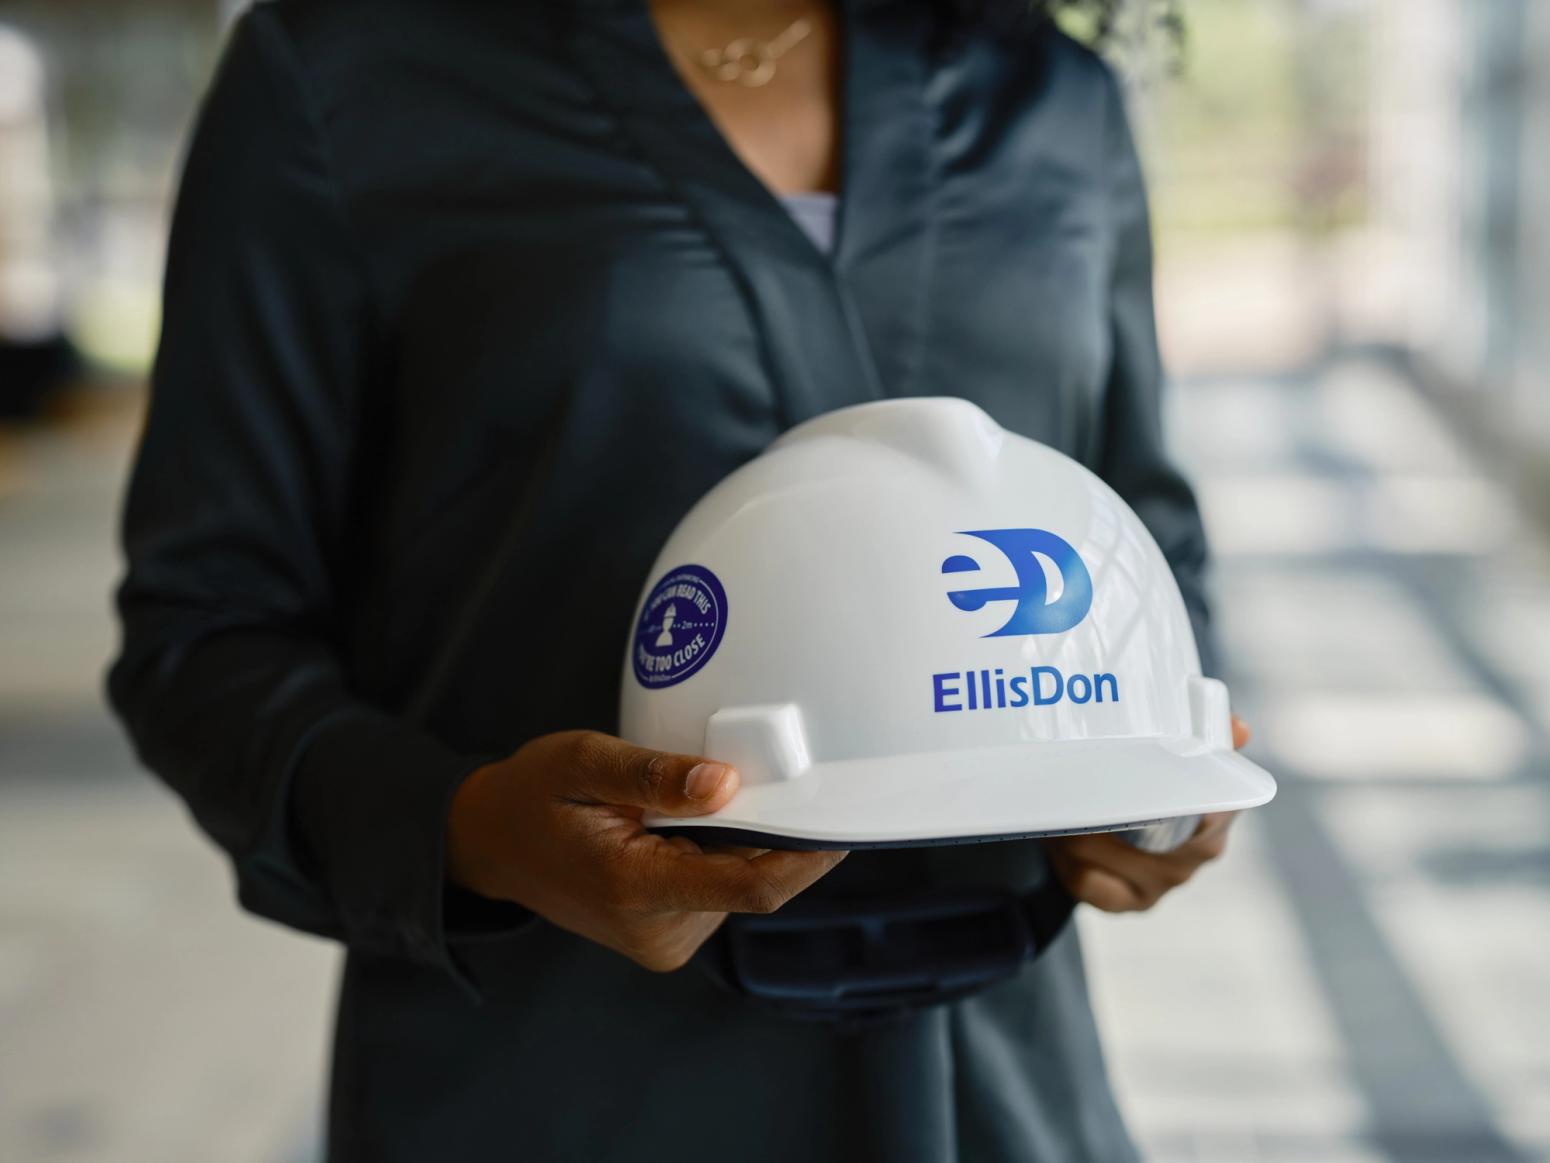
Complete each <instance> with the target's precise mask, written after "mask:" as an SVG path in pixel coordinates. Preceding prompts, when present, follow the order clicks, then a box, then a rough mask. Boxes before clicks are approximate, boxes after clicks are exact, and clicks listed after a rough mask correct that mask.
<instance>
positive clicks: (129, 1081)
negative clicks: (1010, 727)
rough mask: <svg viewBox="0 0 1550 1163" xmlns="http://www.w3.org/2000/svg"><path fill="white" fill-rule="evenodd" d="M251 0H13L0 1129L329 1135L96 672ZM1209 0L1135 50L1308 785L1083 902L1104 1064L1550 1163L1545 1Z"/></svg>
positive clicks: (1183, 349) (216, 869)
mask: <svg viewBox="0 0 1550 1163" xmlns="http://www.w3.org/2000/svg"><path fill="white" fill-rule="evenodd" d="M233 7H235V6H234V5H226V6H224V7H223V6H222V5H219V4H217V3H215V2H214V0H200V2H195V0H186V2H181V3H179V2H173V0H114V2H108V0H37V2H32V3H27V2H19V0H0V1159H4V1160H8V1161H9V1160H17V1161H26V1163H32V1161H42V1160H71V1161H75V1160H82V1161H84V1160H103V1161H108V1160H112V1161H114V1163H138V1161H142V1160H143V1161H146V1163H151V1161H154V1163H183V1161H189V1163H194V1161H198V1163H208V1161H209V1160H211V1159H214V1158H218V1159H220V1160H222V1161H223V1163H248V1161H252V1163H305V1161H308V1160H313V1159H315V1158H316V1157H317V1140H318V1119H319V1111H320V1109H321V1088H322V1081H323V1072H324V1068H325V1053H326V1041H327V1028H328V1022H329V1010H330V1000H331V993H332V989H333V976H334V973H335V969H336V965H337V954H336V952H335V950H334V949H332V948H331V947H330V946H328V945H326V944H323V943H321V942H317V941H312V940H308V939H305V938H302V937H298V936H296V935H294V934H290V933H288V932H285V931H282V930H280V929H278V928H275V927H273V926H270V925H266V924H262V923H259V922H256V921H254V920H251V919H249V918H246V917H243V916H241V915H239V913H238V912H237V910H236V908H235V906H234V904H233V901H232V894H231V890H230V885H229V879H228V875H227V872H226V870H225V868H224V867H223V865H222V863H221V862H220V861H219V860H218V859H217V858H216V856H215V855H214V854H213V852H212V851H211V850H210V849H209V848H208V847H207V846H206V845H205V844H204V843H203V842H202V841H201V839H200V838H199V837H198V836H197V835H196V833H195V832H194V830H193V828H192V826H191V825H190V824H189V822H188V821H187V819H186V817H185V815H184V812H183V811H182V809H181V807H180V806H179V805H178V804H177V803H176V802H175V801H174V799H173V798H172V797H171V795H170V794H169V793H167V792H165V791H164V790H162V789H161V788H160V787H159V786H158V785H156V784H155V783H154V782H153V781H152V780H150V779H149V778H148V777H146V776H145V775H143V774H141V773H139V772H138V771H137V770H136V767H135V764H134V762H133V760H132V757H131V756H130V755H129V753H128V751H127V749H126V747H125V745H124V743H123V742H122V741H121V740H120V738H119V736H118V734H117V732H116V730H115V728H114V727H113V725H112V724H111V723H110V722H109V720H108V719H107V717H106V714H105V712H104V710H103V707H102V702H101V698H100V694H99V683H100V676H101V673H102V670H103V667H104V664H105V662H106V660H107V658H108V657H109V655H110V653H111V651H112V649H113V628H112V624H111V622H110V620H109V616H108V605H107V603H108V593H109V589H110V586H111V585H112V583H113V581H114V579H115V577H116V574H117V570H118V562H117V557H116V551H115V548H114V544H113V529H112V526H113V518H114V513H115V509H116V505H117V492H118V490H119V488H120V485H121V483H122V478H123V474H124V471H125V468H126V465H127V461H128V457H129V454H130V451H131V448H132V443H133V440H134V437H135V431H136V426H137V423H138V417H139V412H140V409H141V408H142V406H143V379H144V375H145V371H146V367H147V363H148V360H149V358H150V355H151V352H152V347H153V343H154V335H155V330H156V315H157V306H156V304H157V283H158V280H159V277H160V264H161V259H162V250H163V245H164V241H165V228H166V223H167V214H168V203H169V198H170V194H171V191H172V188H173V183H174V180H175V174H176V170H177V164H178V155H179V149H180V145H181V141H182V138H183V136H184V133H185V131H186V129H187V127H188V124H189V120H190V117H191V115H192V111H193V109H194V106H195V104H196V102H197V99H198V95H199V93H200V91H201V90H202V87H203V85H204V84H205V82H206V80H207V78H208V75H209V72H210V69H211V67H212V63H213V60H214V57H215V54H216V53H217V52H218V50H219V44H220V39H221V35H222V30H223V28H224V27H225V22H226V21H227V20H228V19H229V18H230V16H231V15H232V13H231V11H230V9H231V8H233ZM1182 7H1183V13H1184V16H1185V19H1186V22H1187V29H1188V31H1187V37H1186V41H1185V43H1184V46H1183V49H1182V51H1176V50H1174V49H1170V48H1168V47H1167V44H1166V42H1165V41H1162V40H1160V39H1159V38H1156V37H1152V38H1148V39H1147V41H1146V42H1144V43H1142V44H1140V45H1138V46H1132V47H1131V48H1128V49H1126V50H1125V52H1124V53H1123V54H1122V55H1123V57H1124V63H1125V64H1126V67H1127V69H1128V70H1129V71H1130V73H1131V74H1132V75H1133V78H1134V82H1135V83H1134V86H1133V87H1134V97H1135V117H1136V119H1137V125H1138V130H1139V132H1140V134H1141V137H1142V139H1143V145H1144V149H1145V152H1146V154H1147V160H1148V165H1149V172H1150V175H1151V181H1152V187H1153V193H1154V198H1155V207H1156V226H1157V235H1158V248H1159V268H1158V304H1159V312H1160V317H1161V323H1162V330H1163V339H1164V346H1165V350H1166V355H1167V357H1168V361H1169V365H1170V368H1171V371H1172V373H1173V376H1174V378H1175V380H1176V387H1175V390H1174V392H1173V395H1172V398H1171V404H1170V409H1171V412H1170V416H1169V423H1170V426H1171V431H1172V435H1173V438H1174V440H1175V442H1176V446H1177V448H1178V450H1179V453H1180V455H1181V457H1182V458H1183V459H1184V460H1185V461H1186V462H1187V464H1188V465H1189V466H1190V468H1191V469H1192V471H1193V472H1194V474H1195V476H1196V479H1197V480H1198V482H1199V486H1200V491H1201V496H1202V500H1203V504H1204V507H1205V510H1206V514H1207V518H1208V524H1209V527H1210V529H1211V531H1212V533H1213V535H1214V539H1215V543H1216V547H1217V551H1218V555H1219V567H1218V571H1217V583H1216V588H1217V592H1218V599H1219V606H1220V611H1221V613H1220V618H1221V622H1222V624H1223V627H1224V632H1225V638H1226V645H1227V646H1228V655H1229V658H1230V664H1231V668H1232V669H1231V673H1230V674H1229V675H1228V678H1229V679H1230V680H1231V681H1232V683H1233V684H1234V689H1235V701H1236V702H1237V703H1238V705H1239V709H1240V711H1241V712H1242V713H1243V714H1245V715H1246V716H1247V717H1248V718H1249V719H1250V721H1251V722H1252V723H1253V724H1254V726H1255V729H1256V732H1257V738H1256V741H1255V743H1254V744H1253V750H1254V752H1255V754H1256V756H1257V757H1258V758H1259V759H1260V760H1261V761H1262V762H1264V763H1265V764H1266V765H1267V766H1269V767H1270V768H1271V769H1272V770H1273V771H1275V772H1276V773H1277V774H1278V775H1280V776H1281V777H1282V792H1281V796H1280V798H1278V799H1277V800H1276V802H1275V803H1274V804H1273V805H1272V806H1271V807H1270V808H1268V809H1265V810H1262V811H1259V812H1256V813H1253V814H1251V815H1250V816H1249V817H1247V818H1246V819H1244V820H1243V821H1242V822H1241V825H1240V827H1239V828H1238V830H1237V833H1236V838H1235V841H1234V850H1233V853H1232V858H1231V859H1230V860H1229V861H1228V862H1226V863H1225V864H1223V865H1220V866H1217V867H1215V868H1212V869H1210V870H1208V871H1207V872H1206V873H1205V874H1203V876H1202V877H1201V879H1200V880H1199V881H1197V882H1196V883H1195V884H1194V885H1192V886H1191V887H1190V888H1189V889H1188V890H1187V891H1185V892H1181V893H1178V894H1176V896H1175V897H1173V898H1170V899H1169V900H1168V901H1166V902H1165V903H1164V904H1163V905H1162V906H1161V907H1160V908H1159V909H1158V910H1156V912H1154V913H1153V914H1150V915H1147V916H1144V917H1139V918H1113V917H1096V916H1087V917H1084V918H1083V927H1084V930H1085V933H1086V936H1087V939H1088V942H1089V951H1090V952H1089V961H1090V966H1091V972H1092V976H1093V982H1094V989H1095V992H1096V994H1097V1002H1098V1008H1099V1017H1100V1020H1101V1022H1102V1024H1103V1025H1104V1027H1105V1030H1106V1034H1107V1038H1108V1043H1109V1047H1110V1056H1111V1066H1112V1070H1113V1073H1114V1075H1115V1079H1116V1083H1117V1085H1118V1088H1119V1091H1120V1095H1121V1099H1122V1102H1123V1104H1124V1106H1125V1107H1126V1110H1127V1112H1128V1114H1129V1116H1130V1118H1131V1120H1132V1124H1133V1127H1134V1130H1135V1132H1136V1134H1137V1136H1138V1138H1139V1139H1140V1140H1141V1142H1142V1144H1143V1146H1144V1148H1145V1150H1146V1152H1147V1154H1148V1156H1149V1157H1150V1158H1153V1159H1158V1160H1178V1161H1183V1160H1221V1161H1224V1163H1225V1161H1230V1163H1241V1161H1251V1160H1319V1161H1357V1160H1361V1161H1366V1160H1439V1161H1441V1160H1446V1161H1450V1163H1454V1161H1457V1163H1480V1161H1483V1163H1490V1161H1497V1160H1508V1161H1510V1160H1527V1159H1550V532H1547V530H1550V328H1547V327H1546V323H1547V322H1550V149H1547V148H1545V145H1546V143H1547V142H1550V0H1186V2H1185V3H1184V4H1183V5H1182ZM1175 74H1176V75H1175ZM217 1144H218V1146H217Z"/></svg>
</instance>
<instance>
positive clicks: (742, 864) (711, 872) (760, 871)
mask: <svg viewBox="0 0 1550 1163" xmlns="http://www.w3.org/2000/svg"><path fill="white" fill-rule="evenodd" d="M845 855H846V854H845V853H844V852H779V851H771V852H764V853H761V854H760V855H757V856H754V857H752V858H751V859H750V858H748V857H744V856H741V855H737V854H735V853H731V852H700V851H695V852H690V851H688V850H686V849H685V848H683V847H681V846H678V845H674V844H669V843H662V844H643V845H640V846H639V847H638V848H637V849H636V852H635V854H634V858H633V859H632V861H631V862H630V866H629V867H628V869H627V871H626V874H625V875H626V877H627V883H626V886H625V894H626V904H634V905H636V906H637V907H640V908H649V909H651V910H654V911H668V912H718V913H772V912H774V911H775V910H776V909H778V908H780V907H781V905H783V904H785V903H786V902H787V901H789V900H790V899H791V898H792V897H794V896H796V895H797V894H798V893H799V892H801V891H802V890H804V889H806V888H808V887H810V886H811V885H812V884H813V883H814V882H816V881H817V880H818V879H819V878H820V877H822V876H824V875H825V874H826V873H828V872H829V871H830V870H831V869H833V868H834V867H835V865H837V864H839V862H840V861H841V860H843V859H844V858H845Z"/></svg>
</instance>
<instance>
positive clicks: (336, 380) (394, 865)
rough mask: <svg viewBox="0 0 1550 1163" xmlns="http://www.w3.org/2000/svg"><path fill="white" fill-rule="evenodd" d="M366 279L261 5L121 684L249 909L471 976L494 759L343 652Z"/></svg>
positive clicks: (242, 60) (224, 146) (197, 269)
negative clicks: (450, 870)
mask: <svg viewBox="0 0 1550 1163" xmlns="http://www.w3.org/2000/svg"><path fill="white" fill-rule="evenodd" d="M366 288H367V280H366V278H365V272H364V270H363V264H362V255H361V254H360V253H359V251H358V250H357V248H356V246H355V243H354V241H353V238H352V235H351V231H350V226H349V223H348V220H347V215H346V212H345V209H344V205H343V203H342V201H341V197H340V194H339V190H338V189H337V187H336V186H335V184H334V182H333V180H332V179H331V177H330V170H329V158H328V153H327V142H326V138H325V135H324V133H323V132H322V123H321V120H320V118H319V116H318V114H317V112H316V111H315V110H314V109H313V108H312V107H310V106H309V104H308V100H307V97H306V94H305V91H304V88H303V86H302V83H301V72H300V69H299V67H298V65H297V62H296V59H295V57H294V55H293V53H292V50H291V46H290V42H289V41H288V39H287V38H286V36H285V33H284V30H283V29H282V27H281V26H280V25H279V24H278V23H277V21H276V19H275V17H274V16H273V15H272V13H269V12H268V11H266V10H265V9H264V8H262V7H261V8H259V9H258V10H257V11H256V12H254V13H251V14H250V15H248V16H247V17H245V18H244V20H243V21H242V22H241V23H240V24H239V25H238V27H237V29H236V31H235V33H234V37H233V40H232V43H231V45H230V47H229V48H228V50H227V52H226V55H225V57H224V59H223V61H222V64H221V67H220V70H219V72H218V75H217V78H216V80H215V83H214V86H213V88H212V90H211V92H210V94H209V96H208V97H207V98H206V101H205V104H204V107H203V109H202V111H201V114H200V119H199V124H198V125H197V127H196V131H195V134H194V138H193V142H192V145H191V147H190V150H189V155H188V158H187V161H186V164H185V169H184V175H183V182H182V189H181V191H180V194H179V198H178V206H177V210H176V213H175V215H174V221H173V229H172V237H171V244H170V250H169V254H168V262H167V276H166V286H165V311H164V318H163V331H162V336H161V346H160V350H159V353H158V356H157V361H156V366H155V371H154V375H153V388H152V398H151V406H150V413H149V417H148V420H147V423H146V428H145V432H144V435H143V438H142V443H141V446H140V449H139V452H138V457H137V461H136V464H135V468H134V472H133V476H132V480H131V483H130V490H129V495H128V500H127V504H126V509H125V514H124V523H123V537H124V548H125V552H126V555H127V559H128V570H127V574H126V576H125V579H124V581H123V583H122V586H121V588H120V590H119V592H118V608H119V613H120V617H121V621H122V630H123V640H122V648H121V652H120V655H119V657H118V659H117V661H116V662H115V664H114V666H113V668H112V670H111V672H110V674H109V677H108V690H109V697H110V699H111V701H112V703H113V705H114V707H115V709H116V710H117V711H118V713H119V715H120V716H121V717H122V718H123V720H124V721H125V723H126V724H127V726H128V728H129V731H130V734H131V736H132V737H133V740H134V743H135V746H136V749H137V751H138V753H139V755H140V757H141V759H142V760H143V762H145V763H146V765H147V766H149V767H150V768H152V769H153V770H154V771H155V772H156V773H158V774H159V775H160V776H161V777H162V778H163V779H165V780H166V782H167V783H169V784H170V785H171V786H172V787H173V788H175V789H176V790H177V792H178V793H179V794H180V795H182V797H183V798H184V799H185V800H187V802H188V804H189V805H190V807H191V808H192V810H193V813H194V816H195V817H196V819H197V820H198V822H199V823H200V825H201V826H202V827H203V828H204V829H205V830H206V831H207V832H208V833H209V834H210V835H211V836H212V837H213V838H214V839H215V840H216V841H217V842H218V843H219V844H220V845H221V847H222V848H224V849H225V850H226V852H227V853H229V854H230V857H231V859H232V861H233V863H234V865H235V870H236V876H237V883H238V892H239V897H240V900H241V901H242V903H243V904H244V906H246V907H247V908H249V909H251V910H253V911H255V912H257V913H260V914H263V915H265V916H268V917H271V918H273V919H275V920H278V921H281V922H283V923H285V924H288V925H291V926H294V927H296V928H299V929H304V930H307V931H309V932H313V933H319V934H323V935H327V936H332V937H337V938H340V939H342V940H344V941H346V942H348V943H349V944H350V945H351V946H353V947H357V948H361V949H365V950H370V951H374V952H381V953H388V954H396V955H402V956H406V957H409V958H413V959H415V960H418V961H421V962H425V963H430V964H440V965H443V966H446V967H448V968H449V969H452V970H453V971H454V972H456V966H455V964H453V963H452V960H451V958H450V955H449V953H448V949H447V944H446V939H445V933H444V925H443V915H442V914H443V895H444V892H443V843H444V840H443V837H444V833H445V824H446V817H447V810H448V806H449V804H450V801H451V796H452V793H453V792H454V791H455V789H456V788H457V787H458V785H459V783H460V782H461V781H462V780H463V778H464V777H465V776H466V775H467V773H468V772H469V771H470V770H472V769H473V767H475V766H477V764H478V762H480V760H479V759H478V758H476V757H473V756H466V755H461V754H458V753H456V752H454V751H453V750H450V749H449V748H447V747H445V746H443V745H442V744H441V743H439V742H438V741H437V740H435V739H433V738H431V737H430V736H429V735H427V734H425V733H423V732H422V731H420V730H418V729H416V728H414V727H412V726H410V725H408V724H407V723H405V722H402V721H400V720H398V719H395V718H394V717H392V716H391V715H388V714H385V713H383V712H382V711H381V710H378V709H376V708H374V707H372V706H370V705H367V704H366V703H365V702H362V701H361V700H360V699H358V698H357V697H355V696H354V695H352V692H351V689H350V683H349V681H348V677H347V674H346V673H345V670H344V668H343V667H342V665H341V659H340V656H339V653H338V643H339V639H340V636H341V628H340V622H341V619H340V605H341V594H340V585H339V578H340V577H341V575H342V571H343V566H344V564H345V562H346V561H347V559H348V554H349V547H350V544H351V538H350V523H351V494H352V487H353V474H354V471H355V466H356V462H357V455H356V453H357V449H356V445H357V443H358V433H359V431H360V427H361V425H360V423H359V421H360V418H361V411H362V397H363V395H364V394H365V393H366V392H367V391H368V390H369V386H370V384H371V380H372V377H371V369H370V367H369V366H368V365H369V361H370V356H371V352H372V351H373V350H376V349H377V347H378V345H377V344H376V343H375V342H374V339H375V333H376V329H377V323H376V321H375V320H374V318H373V307H372V303H371V301H370V297H369V295H368V293H367V289H366Z"/></svg>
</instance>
